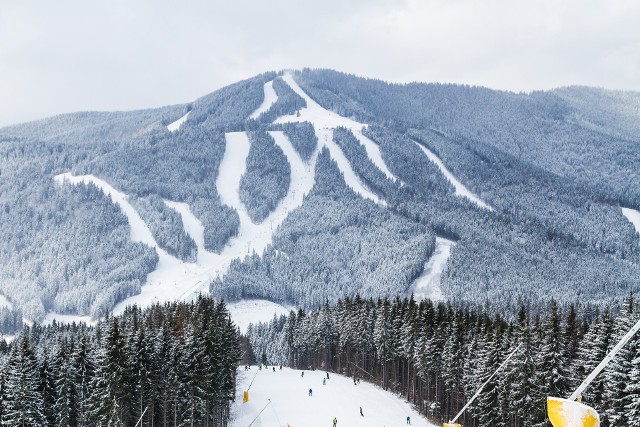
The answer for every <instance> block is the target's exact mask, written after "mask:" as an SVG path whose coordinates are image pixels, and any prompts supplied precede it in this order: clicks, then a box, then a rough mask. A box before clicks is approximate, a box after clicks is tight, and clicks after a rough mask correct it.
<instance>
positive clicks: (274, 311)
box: [227, 299, 295, 333]
mask: <svg viewBox="0 0 640 427" xmlns="http://www.w3.org/2000/svg"><path fill="white" fill-rule="evenodd" d="M227 308H228V309H229V313H230V314H231V318H232V319H233V322H234V323H235V324H236V326H238V327H239V328H240V331H241V332H242V333H245V332H247V327H248V326H249V323H253V324H257V323H260V322H262V323H266V322H268V321H270V320H271V319H273V316H274V315H275V316H278V317H280V316H281V315H283V314H284V315H288V314H289V312H290V311H291V310H295V308H293V307H285V306H283V305H280V304H277V303H275V302H271V301H267V300H263V299H247V300H242V301H238V302H230V303H228V304H227Z"/></svg>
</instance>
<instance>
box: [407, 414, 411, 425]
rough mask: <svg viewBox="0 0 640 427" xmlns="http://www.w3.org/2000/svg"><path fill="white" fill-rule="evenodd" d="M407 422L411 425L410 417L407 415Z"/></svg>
mask: <svg viewBox="0 0 640 427" xmlns="http://www.w3.org/2000/svg"><path fill="white" fill-rule="evenodd" d="M407 424H409V425H411V417H410V416H409V415H407Z"/></svg>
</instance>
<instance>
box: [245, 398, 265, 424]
mask: <svg viewBox="0 0 640 427" xmlns="http://www.w3.org/2000/svg"><path fill="white" fill-rule="evenodd" d="M267 400H268V401H269V402H268V403H267V404H266V405H264V408H262V411H260V412H258V415H256V417H255V418H254V419H253V421H251V422H250V423H249V425H248V426H247V427H251V424H253V423H255V422H256V420H257V419H258V417H259V416H260V414H262V412H263V411H264V410H265V409H267V406H269V403H271V399H267Z"/></svg>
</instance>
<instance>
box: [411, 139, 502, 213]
mask: <svg viewBox="0 0 640 427" xmlns="http://www.w3.org/2000/svg"><path fill="white" fill-rule="evenodd" d="M413 142H414V143H415V144H416V145H417V146H418V147H420V149H421V150H422V152H423V153H424V154H426V155H427V157H428V158H429V160H431V161H432V162H433V163H435V164H436V166H438V168H439V169H440V171H441V172H442V173H443V174H444V176H445V177H446V178H447V180H448V181H449V182H450V183H451V184H452V185H453V187H454V188H455V194H456V196H460V197H466V198H467V199H469V200H470V201H471V202H473V203H475V204H476V205H478V206H480V207H481V208H484V209H488V210H490V211H493V210H494V209H493V208H492V207H491V206H489V205H488V204H487V203H485V202H484V201H482V200H481V199H480V198H479V197H478V196H476V195H475V194H473V193H472V192H471V191H469V189H468V188H467V187H465V186H464V184H463V183H461V182H460V181H459V180H458V179H457V178H456V177H455V176H454V175H453V174H452V173H451V171H450V170H449V169H447V167H446V166H445V165H444V163H442V160H440V158H439V157H438V156H436V154H435V153H433V152H432V151H431V150H429V149H428V148H426V147H424V146H422V145H421V144H418V143H417V142H416V141H413Z"/></svg>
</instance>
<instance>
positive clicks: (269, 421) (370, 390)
mask: <svg viewBox="0 0 640 427" xmlns="http://www.w3.org/2000/svg"><path fill="white" fill-rule="evenodd" d="M301 372H302V371H299V370H294V369H289V368H282V370H279V368H277V367H276V372H273V370H272V368H271V367H268V368H267V369H264V368H263V369H262V370H261V371H260V370H258V368H257V367H256V366H252V367H251V370H250V371H245V370H244V369H243V368H240V369H239V370H238V390H237V395H236V399H235V401H234V402H233V403H232V407H231V421H230V423H229V426H230V427H247V426H248V425H249V424H250V423H251V422H252V421H254V419H255V421H254V422H253V424H252V427H261V426H262V427H266V426H269V427H279V426H284V427H287V426H291V427H331V426H332V425H333V418H334V417H335V418H337V420H338V423H337V427H359V426H361V427H365V426H366V427H370V426H376V427H378V426H379V427H396V426H401V425H404V426H406V425H407V416H410V417H411V425H412V426H418V427H435V425H434V424H432V423H430V422H428V421H427V420H426V419H425V418H424V417H423V416H422V415H420V414H419V413H418V412H417V411H415V410H414V409H413V408H412V407H411V405H410V404H409V403H408V402H406V401H404V400H403V399H402V398H400V397H398V396H396V395H394V394H393V393H390V392H387V391H384V390H382V389H381V388H379V387H377V386H375V385H373V384H369V383H365V382H364V381H361V382H360V384H358V385H354V384H353V379H352V378H348V377H345V376H342V375H338V374H334V373H330V374H329V379H328V380H327V381H326V385H322V379H323V378H326V374H325V372H324V371H304V377H301ZM256 373H257V374H256ZM254 378H255V379H254ZM251 381H253V384H252V385H251V389H250V390H249V401H248V402H247V403H243V402H242V398H243V392H244V391H245V390H247V389H248V388H249V384H250V383H251ZM309 389H312V391H313V393H312V394H313V395H312V396H309ZM360 407H362V413H363V414H364V416H361V415H360ZM262 409H264V410H263V411H262V413H261V414H260V416H259V417H258V418H256V416H258V414H259V413H260V411H261V410H262Z"/></svg>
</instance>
